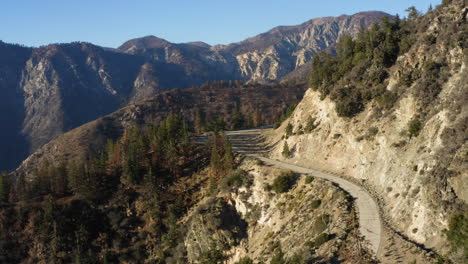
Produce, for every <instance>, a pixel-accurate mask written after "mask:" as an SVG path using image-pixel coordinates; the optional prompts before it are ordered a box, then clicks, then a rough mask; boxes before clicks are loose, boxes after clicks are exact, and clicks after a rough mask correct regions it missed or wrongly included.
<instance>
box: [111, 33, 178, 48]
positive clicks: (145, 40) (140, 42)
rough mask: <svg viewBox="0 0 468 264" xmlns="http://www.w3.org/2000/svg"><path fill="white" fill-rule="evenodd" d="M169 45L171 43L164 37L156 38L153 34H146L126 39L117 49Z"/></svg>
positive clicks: (163, 46)
mask: <svg viewBox="0 0 468 264" xmlns="http://www.w3.org/2000/svg"><path fill="white" fill-rule="evenodd" d="M171 45H172V43H171V42H169V41H167V40H165V39H162V38H158V37H156V36H153V35H148V36H145V37H141V38H135V39H131V40H129V41H126V42H125V43H123V44H122V45H121V46H120V47H118V48H117V49H118V50H121V51H128V50H130V49H156V48H165V47H168V46H171Z"/></svg>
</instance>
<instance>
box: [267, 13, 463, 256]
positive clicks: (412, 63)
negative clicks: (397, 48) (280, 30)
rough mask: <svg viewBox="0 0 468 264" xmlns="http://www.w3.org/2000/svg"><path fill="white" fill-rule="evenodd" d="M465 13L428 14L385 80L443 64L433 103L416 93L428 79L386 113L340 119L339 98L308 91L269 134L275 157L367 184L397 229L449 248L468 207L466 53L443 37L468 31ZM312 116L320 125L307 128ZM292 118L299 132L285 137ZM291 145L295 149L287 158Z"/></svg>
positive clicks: (374, 107)
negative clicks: (447, 231)
mask: <svg viewBox="0 0 468 264" xmlns="http://www.w3.org/2000/svg"><path fill="white" fill-rule="evenodd" d="M467 14H468V9H467V8H466V7H462V6H461V5H450V6H446V7H442V8H440V9H438V10H437V12H435V13H431V14H429V15H428V16H427V17H425V18H422V20H421V21H424V19H427V20H425V21H427V22H428V24H427V30H426V31H425V33H424V34H421V35H419V36H418V40H417V41H416V44H415V45H414V46H413V47H412V48H411V50H410V51H409V52H407V53H406V54H404V55H402V56H400V57H399V58H398V60H397V62H396V63H395V65H394V66H392V67H391V68H390V69H389V71H388V74H389V75H388V78H387V79H386V81H384V82H383V83H384V84H385V85H386V89H387V90H391V91H395V90H398V88H399V86H401V81H400V80H401V77H402V76H403V75H404V74H405V73H407V72H412V71H413V72H415V71H418V70H419V71H422V72H423V71H424V69H423V65H427V62H428V61H444V63H446V64H445V65H446V70H447V71H448V74H447V75H446V79H443V78H442V79H443V80H444V81H443V85H442V87H441V91H440V93H439V94H438V96H437V98H436V99H435V100H434V101H432V102H431V105H430V107H427V108H424V106H423V103H422V100H424V99H423V98H421V97H420V96H419V95H418V94H417V93H416V92H415V89H416V87H418V86H419V85H421V84H422V82H423V80H415V82H414V83H412V85H411V87H409V89H406V90H405V89H399V90H398V91H399V95H398V97H399V99H398V101H397V104H396V106H395V107H394V108H393V109H390V110H382V109H381V108H380V109H379V106H378V104H377V103H376V102H371V103H368V104H367V105H366V107H365V110H364V111H363V112H362V113H360V114H358V115H357V116H355V117H353V118H342V117H338V116H337V113H336V111H335V103H334V102H333V101H331V100H330V99H329V98H325V99H324V98H323V97H322V96H321V95H320V93H319V92H316V91H313V90H311V89H310V90H309V91H307V92H306V94H305V96H304V98H303V100H302V101H301V103H300V104H299V105H298V107H297V108H296V110H295V112H294V114H293V115H292V117H291V118H290V119H289V120H288V121H287V122H285V123H284V124H283V125H282V127H280V128H279V129H278V130H277V131H276V133H275V135H274V136H272V137H271V142H272V143H274V142H278V144H277V145H276V146H275V147H274V150H273V152H272V154H271V155H272V157H274V158H277V159H282V160H287V161H288V162H292V163H297V164H300V165H301V166H304V167H313V168H317V169H322V170H329V171H332V172H334V173H337V174H340V175H342V176H344V177H349V178H351V179H354V180H356V181H359V182H361V183H362V184H363V185H365V186H368V188H369V189H370V190H373V192H374V194H375V196H376V197H377V198H379V199H380V200H381V203H382V209H383V213H384V216H385V218H386V219H387V221H388V222H389V223H390V225H391V226H393V227H395V228H396V230H398V231H399V232H401V233H403V234H405V235H406V236H407V237H409V238H410V239H411V240H414V241H416V242H418V243H421V244H424V245H426V246H427V247H430V248H435V249H438V250H442V252H444V251H445V250H446V249H447V248H446V246H447V242H446V240H445V237H444V235H443V234H442V230H443V229H444V228H447V225H448V221H449V219H450V217H451V216H452V214H454V213H456V212H458V213H459V212H460V211H462V212H463V211H464V210H466V203H467V201H468V200H467V195H468V193H467V190H468V186H467V183H468V173H467V166H468V165H467V164H468V163H467V156H466V155H467V153H466V150H467V141H466V140H467V138H466V135H467V132H468V130H467V124H468V122H467V121H468V107H467V104H466V100H467V98H466V95H467V85H466V84H467V80H468V70H467V63H468V61H467V53H466V51H467V50H466V46H464V45H466V44H463V42H457V43H456V44H455V43H454V44H448V43H447V42H444V41H446V40H448V39H450V38H448V37H447V36H446V35H444V34H445V33H446V32H448V30H449V29H448V28H451V27H452V26H453V27H454V28H456V27H457V26H456V25H458V26H460V25H461V28H458V30H456V31H455V32H458V33H460V32H463V31H464V30H465V32H466V28H463V25H466V21H467ZM444 32H445V33H444ZM452 34H453V33H452ZM462 34H463V33H462ZM428 36H435V37H436V38H437V39H438V41H437V45H435V46H432V48H430V47H431V45H432V44H430V42H428V39H429V37H428ZM429 50H430V51H431V52H428V51H429ZM382 111H383V112H382ZM308 119H310V120H314V126H315V127H316V128H315V129H313V130H312V132H310V133H304V130H303V127H305V126H306V122H307V120H308ZM414 119H419V120H423V121H422V125H421V131H420V132H419V135H417V136H416V135H414V134H413V135H410V133H409V132H408V130H409V123H410V121H411V120H414ZM288 123H290V124H291V125H292V127H293V133H294V134H293V135H290V136H285V131H286V127H287V126H288ZM285 144H287V145H288V147H289V149H290V150H292V151H291V156H289V157H286V158H285V156H287V155H284V154H282V152H283V147H284V145H285ZM465 212H466V211H465Z"/></svg>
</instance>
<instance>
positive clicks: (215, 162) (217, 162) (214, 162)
mask: <svg viewBox="0 0 468 264" xmlns="http://www.w3.org/2000/svg"><path fill="white" fill-rule="evenodd" d="M217 145H218V144H217V136H216V135H215V136H214V137H213V143H212V147H211V159H210V167H211V171H212V173H213V174H214V175H218V174H219V170H220V168H221V159H220V157H219V152H218V146H217Z"/></svg>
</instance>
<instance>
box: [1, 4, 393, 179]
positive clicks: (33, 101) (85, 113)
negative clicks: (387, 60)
mask: <svg viewBox="0 0 468 264" xmlns="http://www.w3.org/2000/svg"><path fill="white" fill-rule="evenodd" d="M384 15H386V14H384V13H381V12H367V13H359V14H356V15H353V16H340V17H337V18H323V19H315V20H311V21H309V22H306V23H304V24H302V25H300V26H292V27H279V28H275V29H273V30H271V31H269V32H266V33H264V34H261V35H259V36H257V37H254V38H251V39H248V40H246V41H243V42H239V43H235V44H231V45H227V46H215V47H211V46H209V45H207V44H205V43H201V42H191V43H183V44H174V43H170V42H168V41H166V40H163V39H160V38H157V37H154V36H148V37H144V38H140V39H134V40H130V41H128V42H126V43H124V44H123V45H122V46H120V47H119V48H118V49H109V48H103V47H99V46H96V45H93V44H90V43H84V42H75V43H70V44H52V45H48V46H43V47H39V48H27V47H22V46H19V45H11V44H6V43H3V42H1V43H0V58H1V59H2V60H1V61H0V74H1V78H0V91H1V93H2V98H4V99H5V102H4V103H2V104H1V107H2V110H4V111H2V112H1V113H0V120H3V121H4V122H2V124H3V125H4V127H5V128H6V131H4V132H2V133H4V134H3V135H4V136H2V137H1V139H0V146H2V148H1V150H0V157H1V159H0V161H1V162H0V169H9V170H10V169H14V168H16V167H17V165H18V164H19V162H20V161H21V160H23V159H24V158H26V157H27V155H29V154H31V153H33V152H34V151H35V150H37V149H38V148H39V147H40V146H42V145H43V144H45V143H47V142H49V141H50V140H51V139H53V138H55V137H57V136H59V135H61V134H63V133H64V132H66V131H69V130H70V129H72V128H75V127H77V126H79V125H82V124H84V123H86V122H89V121H92V120H94V119H96V118H98V117H101V116H103V115H106V114H109V113H111V112H113V111H115V110H117V109H119V108H121V107H123V106H125V105H126V104H128V103H134V102H137V101H140V100H144V99H147V98H148V97H151V96H153V95H155V94H156V93H158V92H160V91H163V90H168V89H173V88H188V87H191V86H193V85H200V84H202V83H204V82H206V81H212V80H243V81H252V82H269V81H274V80H277V79H279V78H281V77H282V76H284V75H286V74H287V73H289V72H291V71H293V70H295V69H296V68H298V67H299V66H300V65H304V64H306V63H307V62H308V61H309V60H310V58H311V57H312V56H313V55H314V54H315V53H316V52H317V51H320V50H322V49H326V48H333V45H334V43H335V42H336V40H337V38H338V37H339V36H340V35H343V34H355V33H356V32H357V31H358V30H359V28H360V27H361V26H364V27H367V26H369V25H370V24H372V23H374V22H376V21H378V19H379V18H380V17H382V16H384ZM12 55H14V56H12ZM2 102H3V100H2ZM13 149H14V150H15V153H18V154H17V155H11V152H12V151H11V150H13Z"/></svg>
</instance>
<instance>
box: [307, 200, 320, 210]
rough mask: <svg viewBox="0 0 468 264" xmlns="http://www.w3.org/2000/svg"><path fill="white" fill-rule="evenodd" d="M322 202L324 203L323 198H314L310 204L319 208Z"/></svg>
mask: <svg viewBox="0 0 468 264" xmlns="http://www.w3.org/2000/svg"><path fill="white" fill-rule="evenodd" d="M321 204H322V200H312V202H311V203H310V206H312V208H314V209H316V208H319V206H320V205H321Z"/></svg>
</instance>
